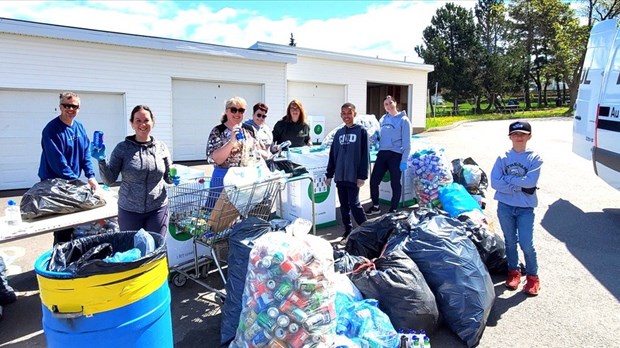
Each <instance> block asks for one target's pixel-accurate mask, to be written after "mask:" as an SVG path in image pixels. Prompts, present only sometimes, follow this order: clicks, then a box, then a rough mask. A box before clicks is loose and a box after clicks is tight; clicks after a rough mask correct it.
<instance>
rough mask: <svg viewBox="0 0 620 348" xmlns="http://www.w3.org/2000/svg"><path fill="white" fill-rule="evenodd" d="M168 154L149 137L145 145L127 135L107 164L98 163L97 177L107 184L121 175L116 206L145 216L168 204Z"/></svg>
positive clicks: (165, 147) (166, 150)
mask: <svg viewBox="0 0 620 348" xmlns="http://www.w3.org/2000/svg"><path fill="white" fill-rule="evenodd" d="M171 163H172V161H171V159H170V152H169V151H168V147H167V146H166V144H164V143H163V142H161V141H158V140H155V139H154V138H152V137H151V141H150V142H147V143H139V142H137V141H136V138H135V135H132V136H128V137H126V138H125V141H123V142H120V143H118V145H116V147H115V148H114V151H112V155H111V156H110V161H109V162H106V161H105V160H101V161H99V174H100V175H101V178H102V179H103V182H104V183H106V184H107V185H110V184H112V183H114V182H115V181H116V179H117V178H118V175H119V174H122V176H123V178H122V181H121V187H120V189H119V191H118V206H119V207H120V208H121V209H123V210H127V211H131V212H134V213H147V212H150V211H153V210H156V209H159V208H161V207H163V206H165V205H167V204H168V195H167V193H166V185H165V184H166V183H168V184H171V183H172V179H171V178H170V175H169V169H170V164H171Z"/></svg>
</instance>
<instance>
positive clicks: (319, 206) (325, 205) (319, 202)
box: [280, 147, 336, 228]
mask: <svg viewBox="0 0 620 348" xmlns="http://www.w3.org/2000/svg"><path fill="white" fill-rule="evenodd" d="M288 158H289V159H290V160H291V161H293V162H295V163H297V164H301V165H303V166H305V167H306V169H307V170H308V172H309V176H310V177H312V178H313V179H314V210H315V214H314V217H315V222H316V227H317V228H322V227H328V226H334V225H335V224H336V187H335V186H334V185H332V186H331V187H328V186H327V185H326V180H327V179H326V177H325V171H326V170H327V161H328V159H329V149H321V148H320V147H312V148H309V147H304V148H296V149H291V150H290V151H289V152H288ZM311 197H312V189H311V181H310V179H308V178H302V179H297V180H294V181H290V182H289V183H287V184H286V188H285V189H284V191H283V192H282V204H281V206H280V211H281V212H282V218H284V219H287V220H289V221H293V220H295V219H296V218H303V219H306V220H309V221H312V199H311Z"/></svg>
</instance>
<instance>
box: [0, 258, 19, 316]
mask: <svg viewBox="0 0 620 348" xmlns="http://www.w3.org/2000/svg"><path fill="white" fill-rule="evenodd" d="M16 300H17V297H16V296H15V291H14V290H13V288H12V287H11V286H10V285H9V281H8V279H7V276H6V265H5V263H4V259H3V258H2V255H0V306H6V305H8V304H10V303H13V302H15V301H16ZM0 312H1V311H0ZM0 317H2V313H0Z"/></svg>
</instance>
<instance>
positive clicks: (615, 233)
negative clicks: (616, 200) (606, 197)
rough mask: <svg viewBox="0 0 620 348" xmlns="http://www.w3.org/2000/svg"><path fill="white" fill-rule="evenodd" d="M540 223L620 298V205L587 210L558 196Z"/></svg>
mask: <svg viewBox="0 0 620 348" xmlns="http://www.w3.org/2000/svg"><path fill="white" fill-rule="evenodd" d="M541 225H542V226H543V227H544V228H545V229H546V230H547V231H548V232H549V233H550V234H551V235H553V236H554V237H556V238H557V239H558V240H561V241H562V242H564V244H565V245H566V247H567V249H568V250H569V251H570V252H571V253H572V254H573V255H574V256H575V258H577V260H579V261H580V262H581V263H582V264H583V265H584V266H585V267H586V268H587V269H588V271H590V273H591V274H592V275H593V276H594V277H596V279H597V280H598V281H599V282H600V283H601V284H602V285H603V286H605V287H606V288H607V290H608V291H609V292H610V293H611V294H613V295H614V296H615V297H616V299H618V300H620V279H619V278H618V277H617V267H618V260H619V257H618V255H619V254H618V246H619V245H620V228H616V229H606V228H605V226H620V209H604V210H603V212H602V213H600V212H593V213H585V212H583V211H582V210H581V209H579V208H578V207H576V206H575V205H573V204H572V203H571V202H569V201H567V200H564V199H558V200H557V201H555V202H554V203H553V204H551V205H550V206H549V208H548V209H547V212H546V213H545V216H544V217H543V219H542V221H541Z"/></svg>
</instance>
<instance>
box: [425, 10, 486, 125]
mask: <svg viewBox="0 0 620 348" xmlns="http://www.w3.org/2000/svg"><path fill="white" fill-rule="evenodd" d="M476 34H477V33H476V27H475V24H474V16H473V14H472V12H471V11H468V10H467V9H465V8H463V7H461V6H458V5H455V4H453V3H447V4H446V5H445V6H444V7H441V8H439V9H438V10H437V12H436V14H435V15H434V16H433V18H432V19H431V25H430V26H428V27H426V28H425V29H424V33H423V37H422V39H423V42H424V43H423V45H420V46H417V47H416V48H415V51H416V53H417V54H418V56H420V57H421V58H422V59H424V62H425V63H426V64H432V65H433V66H434V67H435V69H434V71H433V72H432V73H430V74H429V86H434V85H435V82H437V83H438V84H439V85H440V86H442V92H443V91H444V89H445V91H446V95H447V96H448V97H449V98H450V99H452V101H453V103H454V104H453V105H454V109H453V112H455V113H458V109H459V106H458V102H459V100H462V98H468V97H472V96H474V94H475V91H476V89H477V88H476V86H477V85H478V84H479V82H478V79H479V78H480V70H479V66H478V65H477V64H478V62H479V61H480V60H479V58H478V54H479V53H480V45H479V40H478V38H477V35H476Z"/></svg>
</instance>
